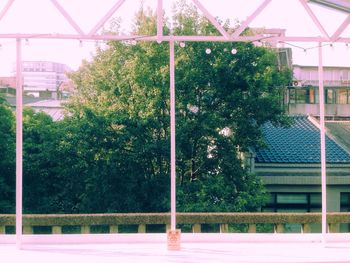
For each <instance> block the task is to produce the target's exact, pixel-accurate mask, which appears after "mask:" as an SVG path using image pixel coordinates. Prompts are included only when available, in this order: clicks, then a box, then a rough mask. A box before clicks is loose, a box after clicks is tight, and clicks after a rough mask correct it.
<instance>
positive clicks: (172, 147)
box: [169, 40, 176, 230]
mask: <svg viewBox="0 0 350 263" xmlns="http://www.w3.org/2000/svg"><path fill="white" fill-rule="evenodd" d="M169 47H170V178H171V179H170V188H171V190H170V203H171V230H175V229H176V149H175V147H176V144H175V55H174V53H175V52H174V41H173V40H171V41H169Z"/></svg>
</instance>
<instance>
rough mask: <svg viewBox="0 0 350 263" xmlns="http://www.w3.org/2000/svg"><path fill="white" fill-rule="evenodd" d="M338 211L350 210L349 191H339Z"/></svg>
mask: <svg viewBox="0 0 350 263" xmlns="http://www.w3.org/2000/svg"><path fill="white" fill-rule="evenodd" d="M340 211H341V212H350V193H340Z"/></svg>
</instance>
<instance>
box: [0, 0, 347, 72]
mask: <svg viewBox="0 0 350 263" xmlns="http://www.w3.org/2000/svg"><path fill="white" fill-rule="evenodd" d="M262 1H263V0H249V1H242V0H215V1H214V0H201V2H202V3H203V5H204V6H205V7H206V8H207V9H208V10H210V11H211V12H212V14H213V15H214V16H218V17H220V18H221V19H222V20H225V19H227V18H229V19H231V20H232V21H234V20H236V19H237V20H239V21H242V20H244V19H245V18H246V17H247V16H249V15H250V14H251V13H252V12H253V11H254V10H255V9H254V8H256V7H257V6H258V5H259V4H260V3H262ZM58 2H59V3H60V4H61V5H62V6H64V7H65V9H66V10H67V12H69V13H70V14H71V16H72V17H73V18H74V19H75V20H76V22H77V24H79V26H80V27H81V28H82V30H83V31H84V32H89V31H90V29H91V28H92V27H93V26H94V25H95V24H96V23H97V22H98V21H99V20H100V18H101V17H102V16H103V15H104V14H105V13H106V12H107V11H108V10H109V8H110V7H112V6H113V5H114V3H116V2H117V0H103V1H101V0H89V1H87V0H74V1H72V0H58ZM143 2H144V4H145V5H146V6H150V7H151V8H155V7H156V4H157V1H156V0H144V1H143ZM6 3H7V0H0V10H1V9H2V8H3V7H4V5H5V4H6ZM172 3H173V1H171V0H164V7H165V9H166V14H167V16H171V11H170V10H171V8H170V6H171V5H172ZM139 6H140V0H126V2H125V4H124V5H123V6H122V7H121V8H120V9H119V10H118V11H117V12H116V13H115V16H118V17H121V18H122V20H123V21H124V22H123V24H122V27H123V29H124V31H125V32H127V31H128V30H129V28H130V24H131V18H132V17H133V14H134V13H135V12H136V10H137V9H138V7H139ZM310 6H311V8H312V10H313V11H314V12H315V13H316V14H317V15H318V16H319V19H320V22H321V23H322V24H323V26H324V27H325V29H326V31H327V32H328V33H329V34H330V35H332V33H333V32H334V31H335V30H336V29H337V27H338V26H339V25H340V24H341V23H342V22H343V21H344V19H345V18H346V15H345V14H343V13H340V12H335V11H332V10H329V9H325V8H322V7H319V6H315V5H310ZM106 26H108V23H107V24H106ZM250 26H251V27H266V28H285V29H287V35H290V36H293V35H294V36H295V35H299V36H310V35H311V36H317V35H319V34H320V33H319V31H318V30H317V28H316V26H315V25H314V24H313V22H312V21H311V19H310V18H309V17H308V16H307V15H306V12H305V10H303V8H302V6H301V4H300V3H299V1H298V0H273V1H272V2H271V4H270V5H269V6H268V7H267V8H266V9H265V10H264V11H263V12H262V13H261V14H260V15H259V16H258V17H257V19H256V20H255V21H253V23H252V24H251V25H250ZM9 32H11V33H18V32H20V33H44V32H46V33H48V32H50V33H74V29H72V28H71V27H70V26H69V25H68V24H67V22H66V21H65V20H64V18H63V17H62V16H61V14H60V13H59V12H58V11H57V10H56V9H55V8H54V6H53V5H52V3H51V1H49V0H15V2H14V4H13V5H12V7H11V8H10V10H9V12H8V13H7V14H6V16H5V17H4V18H3V19H2V20H1V21H0V33H9ZM342 36H347V37H349V36H350V27H349V28H347V29H346V31H345V32H344V33H343V35H342ZM293 44H296V45H298V46H302V47H304V48H308V47H314V46H317V44H301V43H293ZM0 45H1V48H0V61H1V63H0V76H1V75H9V74H11V71H12V70H13V65H14V61H15V40H13V39H0ZM94 46H95V42H94V41H84V43H83V45H82V46H81V45H80V44H79V42H78V41H77V40H74V41H73V40H57V41H55V40H39V39H37V40H33V39H32V40H30V41H29V43H28V45H27V44H26V43H25V41H24V44H23V60H52V61H57V62H61V63H66V64H67V65H69V66H70V67H72V68H73V69H77V68H78V67H79V65H80V63H81V60H82V59H84V58H86V59H90V58H91V53H93V52H94ZM286 46H288V45H286ZM293 57H294V63H295V64H302V65H316V64H317V62H318V59H317V49H310V50H308V51H307V52H306V53H305V52H304V51H303V49H293ZM324 64H325V65H332V66H334V65H339V66H349V67H350V50H348V48H347V47H346V46H345V44H334V45H333V48H330V47H325V48H324Z"/></svg>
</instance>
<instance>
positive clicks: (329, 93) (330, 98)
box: [325, 89, 335, 104]
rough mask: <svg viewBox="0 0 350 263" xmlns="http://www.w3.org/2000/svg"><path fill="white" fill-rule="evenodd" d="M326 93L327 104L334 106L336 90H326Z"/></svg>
mask: <svg viewBox="0 0 350 263" xmlns="http://www.w3.org/2000/svg"><path fill="white" fill-rule="evenodd" d="M325 93H326V96H325V98H326V101H325V102H326V103H327V104H334V103H335V90H333V89H326V90H325Z"/></svg>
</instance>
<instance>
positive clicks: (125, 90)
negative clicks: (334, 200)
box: [0, 2, 290, 213]
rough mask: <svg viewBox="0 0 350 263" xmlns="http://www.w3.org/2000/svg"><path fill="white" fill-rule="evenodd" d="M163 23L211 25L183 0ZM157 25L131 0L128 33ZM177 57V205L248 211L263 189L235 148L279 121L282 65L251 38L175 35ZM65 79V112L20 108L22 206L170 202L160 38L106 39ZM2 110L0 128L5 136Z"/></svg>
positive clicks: (44, 208)
mask: <svg viewBox="0 0 350 263" xmlns="http://www.w3.org/2000/svg"><path fill="white" fill-rule="evenodd" d="M168 23H169V22H168ZM172 25H173V26H172V29H171V30H170V28H168V27H166V28H165V29H164V33H165V34H171V33H174V34H177V35H181V34H183V35H188V34H206V35H217V34H218V32H217V30H216V29H215V28H214V27H213V26H212V25H211V24H210V23H209V22H208V21H207V20H206V19H204V18H203V17H201V16H200V15H199V14H198V13H197V12H196V11H195V9H193V8H192V7H191V6H187V5H186V4H184V2H181V4H180V5H178V6H177V10H176V15H175V16H174V17H173V18H172ZM225 27H227V28H228V27H229V24H228V23H226V24H225ZM155 30H156V16H155V15H154V14H153V13H152V12H151V11H149V10H144V9H142V8H141V10H140V11H139V12H138V13H137V14H136V17H135V24H134V33H135V34H138V35H154V34H155V33H156V31H155ZM115 33H116V34H118V33H119V32H118V25H117V27H116V29H115ZM207 49H210V51H211V52H209V51H207V52H206V50H207ZM233 49H234V50H236V51H237V53H236V54H233V53H235V52H232V50H233ZM175 59H176V61H175V64H176V71H175V76H176V79H175V81H176V123H177V124H176V144H177V146H176V152H177V159H176V162H177V171H176V172H177V207H178V210H179V211H254V210H257V209H258V208H259V207H260V206H261V205H262V203H263V202H264V198H265V190H264V187H263V185H262V183H261V181H260V180H259V179H258V178H257V177H256V176H255V175H254V174H250V173H248V171H247V170H246V167H245V165H244V159H242V158H241V156H242V153H243V152H245V151H248V150H249V148H250V147H252V146H255V145H256V144H259V143H260V140H261V132H260V126H261V125H262V124H264V123H265V122H267V121H272V122H274V123H277V124H285V123H286V117H285V115H284V114H283V109H282V108H281V106H280V100H279V99H280V98H279V92H280V87H283V86H284V85H285V84H287V83H288V82H289V75H290V74H289V72H288V71H287V70H284V69H279V68H278V66H277V62H276V54H275V52H274V51H273V50H272V49H268V48H263V47H255V46H254V45H253V44H252V43H204V42H187V43H186V45H185V47H184V48H181V47H180V46H179V45H178V43H176V48H175ZM71 78H72V79H73V80H74V82H75V84H76V86H77V92H76V94H75V95H74V96H73V97H72V98H71V100H70V102H69V103H68V105H67V111H68V114H67V116H66V118H65V119H64V120H62V121H59V122H56V123H55V122H53V121H52V119H51V118H49V117H48V116H46V115H45V114H43V113H35V112H34V111H32V110H29V109H26V110H25V112H24V183H25V186H24V207H25V212H31V213H60V212H62V213H88V212H164V211H169V208H170V207H169V203H170V202H169V198H170V194H169V189H170V127H169V126H170V117H169V108H170V105H169V85H170V83H169V82H170V81H169V44H168V43H166V42H162V43H156V42H146V41H142V40H141V41H138V43H137V44H136V45H135V44H134V42H133V41H122V42H114V41H110V42H108V43H107V44H106V46H102V47H100V48H98V50H97V54H96V56H95V57H94V59H93V61H92V62H85V63H84V64H83V65H82V66H81V68H80V69H79V70H78V71H77V72H75V73H73V74H72V75H71ZM0 106H1V105H0ZM0 110H2V108H1V107H0ZM7 113H8V112H7ZM1 116H2V115H1ZM11 116H12V115H11V114H8V117H7V121H8V125H7V126H6V125H5V126H6V127H5V126H4V127H3V125H2V126H0V128H1V129H2V130H0V132H5V133H9V131H11V132H12V134H13V127H12V126H11V125H12V124H13V116H12V117H11ZM11 118H12V119H11ZM1 123H2V122H1ZM4 123H6V122H4ZM11 123H12V124H11ZM9 134H10V133H9ZM4 138H5V137H1V138H0V139H4ZM12 143H13V142H12ZM3 145H6V143H4V144H0V147H2V146H3ZM7 145H8V147H9V148H11V147H12V146H13V145H11V144H10V143H9V142H7ZM4 151H5V150H4ZM6 151H9V150H8V149H6ZM9 156H10V155H9ZM1 178H7V177H1ZM9 178H10V177H9ZM6 180H7V179H6ZM7 184H8V183H3V182H2V181H0V187H4V186H5V185H7Z"/></svg>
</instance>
